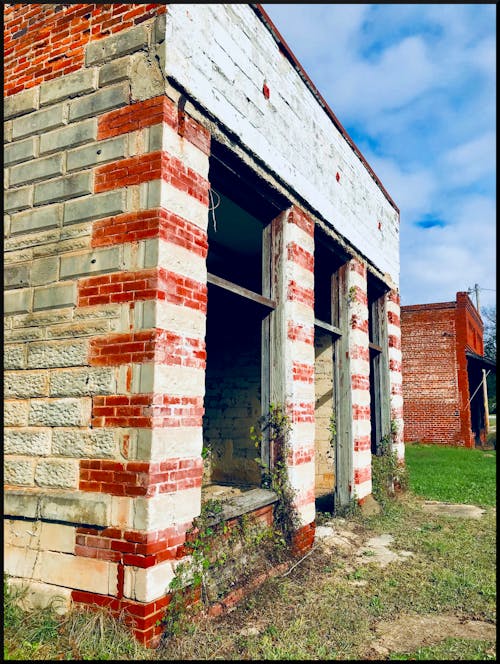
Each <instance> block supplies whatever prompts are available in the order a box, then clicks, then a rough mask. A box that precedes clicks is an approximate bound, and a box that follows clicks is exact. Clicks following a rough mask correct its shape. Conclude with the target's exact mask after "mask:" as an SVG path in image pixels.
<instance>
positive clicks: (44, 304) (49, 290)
mask: <svg viewBox="0 0 500 664" xmlns="http://www.w3.org/2000/svg"><path fill="white" fill-rule="evenodd" d="M76 299H77V291H76V282H70V283H58V284H52V285H50V286H39V287H38V288H35V289H34V295H33V309H34V310H35V311H39V310H40V309H54V308H59V307H68V306H71V305H72V304H76Z"/></svg>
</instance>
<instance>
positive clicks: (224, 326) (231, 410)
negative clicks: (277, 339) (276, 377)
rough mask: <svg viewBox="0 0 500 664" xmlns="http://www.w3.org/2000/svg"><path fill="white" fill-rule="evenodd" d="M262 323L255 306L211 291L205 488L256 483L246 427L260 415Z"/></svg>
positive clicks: (252, 449)
mask: <svg viewBox="0 0 500 664" xmlns="http://www.w3.org/2000/svg"><path fill="white" fill-rule="evenodd" d="M261 320H262V315H261V312H260V310H259V309H258V307H257V305H255V304H254V303H252V302H250V301H247V300H245V299H243V298H242V297H240V296H238V295H235V294H232V293H229V292H226V291H223V290H222V289H218V288H217V287H211V288H210V289H209V293H208V313H207V367H206V379H205V415H204V418H203V440H204V446H205V447H206V448H207V449H209V450H210V456H209V463H206V470H205V477H204V482H205V484H207V483H210V482H222V483H230V484H255V485H260V479H261V477H260V468H259V466H258V465H257V463H256V462H255V457H256V456H257V454H258V451H257V450H256V448H255V445H254V442H253V441H252V440H251V438H250V428H251V426H252V425H254V426H255V425H257V424H258V420H259V418H260V416H261Z"/></svg>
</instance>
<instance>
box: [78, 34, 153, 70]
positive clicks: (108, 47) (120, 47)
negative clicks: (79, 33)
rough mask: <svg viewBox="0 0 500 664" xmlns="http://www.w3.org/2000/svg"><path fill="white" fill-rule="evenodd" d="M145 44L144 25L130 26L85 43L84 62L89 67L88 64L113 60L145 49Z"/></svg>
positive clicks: (146, 38) (146, 41) (146, 39)
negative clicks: (127, 28) (108, 35)
mask: <svg viewBox="0 0 500 664" xmlns="http://www.w3.org/2000/svg"><path fill="white" fill-rule="evenodd" d="M147 46H148V31H147V30H146V27H145V26H143V25H139V26H137V27H136V28H130V29H129V30H124V31H123V32H118V33H117V34H116V35H111V36H110V37H106V38H104V39H99V40H98V41H93V42H90V43H89V44H87V47H86V49H85V64H86V66H87V67H89V66H90V65H95V64H99V63H101V62H106V61H108V60H114V59H116V58H119V57H121V56H122V55H127V54H128V53H133V52H135V51H139V50H141V49H145V48H146V47H147Z"/></svg>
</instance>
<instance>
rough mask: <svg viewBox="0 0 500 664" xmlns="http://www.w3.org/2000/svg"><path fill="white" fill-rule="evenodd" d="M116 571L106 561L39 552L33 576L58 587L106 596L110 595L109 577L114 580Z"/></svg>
mask: <svg viewBox="0 0 500 664" xmlns="http://www.w3.org/2000/svg"><path fill="white" fill-rule="evenodd" d="M116 570H117V564H116V563H110V562H108V561H106V560H97V559H95V558H84V557H82V556H74V555H68V554H66V553H57V552H55V551H41V552H40V554H39V557H38V559H37V562H36V566H35V572H34V575H33V576H34V577H35V578H36V579H43V580H44V581H46V582H49V583H53V584H56V585H59V586H69V587H71V588H77V589H79V590H86V591H88V592H94V593H100V594H102V595H108V594H112V592H111V589H110V576H111V577H113V575H114V577H115V578H116V574H117V572H116Z"/></svg>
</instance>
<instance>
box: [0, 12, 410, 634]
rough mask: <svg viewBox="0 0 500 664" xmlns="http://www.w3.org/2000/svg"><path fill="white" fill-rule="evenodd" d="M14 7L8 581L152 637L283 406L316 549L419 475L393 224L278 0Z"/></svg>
mask: <svg viewBox="0 0 500 664" xmlns="http://www.w3.org/2000/svg"><path fill="white" fill-rule="evenodd" d="M4 12H5V13H4V18H5V21H4V29H5V35H4V59H5V102H4V119H5V125H4V137H5V141H6V146H5V178H6V181H5V182H6V193H5V211H6V213H7V216H6V221H5V227H4V228H5V244H4V249H5V253H4V261H5V278H4V285H5V289H6V292H5V299H4V314H5V324H6V331H5V347H4V361H5V372H4V385H5V420H4V426H5V429H4V437H5V450H4V451H5V483H6V489H5V508H4V515H5V523H6V537H5V563H6V566H5V569H6V572H7V573H8V574H9V575H10V577H11V578H12V579H13V582H14V580H15V579H17V580H18V581H19V580H21V581H23V582H26V581H29V584H30V588H31V591H32V595H31V596H32V598H33V601H43V600H44V598H45V599H47V598H50V597H52V596H54V595H57V596H60V597H62V598H63V599H64V601H65V603H66V605H67V606H69V605H70V603H71V602H75V603H88V604H93V603H97V604H106V603H107V604H109V605H110V606H111V607H112V608H113V609H116V610H119V609H125V610H127V611H129V612H130V613H131V614H133V615H134V616H135V618H136V630H135V631H136V634H137V636H138V638H140V640H141V641H142V642H144V643H151V642H152V641H154V639H155V638H157V636H158V634H159V630H161V627H158V625H157V621H158V619H159V618H160V617H161V616H162V612H163V611H164V608H165V606H166V604H167V602H168V586H169V582H170V580H171V579H172V578H173V576H174V568H175V565H176V563H177V562H178V561H179V560H180V559H181V558H182V555H183V551H184V549H183V544H184V542H185V536H186V532H187V531H188V529H189V528H190V527H191V524H192V521H193V518H195V517H196V516H197V515H198V514H199V513H200V506H201V503H202V500H203V497H204V495H209V493H210V492H212V493H211V494H210V495H221V491H222V492H223V491H224V490H226V489H228V488H231V487H233V488H234V487H240V488H241V492H240V494H239V495H240V497H244V501H242V502H241V506H240V512H241V511H242V510H246V511H247V512H252V511H253V513H255V514H257V515H258V516H260V517H262V518H263V519H267V520H269V519H272V514H273V505H274V503H275V501H276V496H274V495H273V492H271V491H266V490H264V489H262V488H261V487H260V472H259V466H258V465H257V463H256V462H255V460H254V457H255V449H254V448H253V447H252V443H251V441H250V437H249V431H250V428H251V426H253V425H255V424H256V422H257V420H258V419H259V417H260V416H261V415H262V414H264V415H265V414H266V413H267V412H268V411H269V408H270V405H271V404H281V405H283V406H284V407H285V408H286V410H287V413H288V416H289V418H290V420H291V422H292V429H291V434H290V446H291V452H290V454H289V455H288V457H287V464H288V475H289V478H290V482H291V484H292V487H293V490H294V492H295V493H294V495H295V498H294V500H295V503H294V504H295V507H296V509H297V511H298V513H299V516H300V524H301V525H300V527H299V528H298V530H297V532H296V537H295V544H296V547H297V550H298V551H306V550H307V548H308V547H310V546H311V545H312V543H313V540H314V524H315V500H316V498H318V496H321V495H323V494H331V495H333V500H334V505H335V506H343V505H348V504H349V502H350V501H351V500H353V499H354V500H358V501H360V502H363V501H364V500H366V498H367V497H368V496H370V494H371V490H372V484H371V456H372V452H373V451H374V450H376V449H377V445H378V443H379V441H380V440H381V438H382V437H383V436H384V435H386V434H387V433H388V432H389V431H391V428H392V429H393V430H394V427H393V426H391V425H393V424H394V423H395V424H396V425H397V426H396V433H395V434H394V438H393V445H394V450H395V451H396V452H397V454H398V456H399V458H400V459H402V458H403V456H404V447H403V420H402V387H401V344H400V323H399V292H398V281H399V211H398V208H397V207H396V205H395V204H394V202H393V201H392V199H391V198H390V196H389V194H388V193H387V192H386V190H385V189H384V187H383V186H382V184H381V182H380V181H379V180H378V178H377V176H376V175H375V173H374V172H373V171H372V169H371V168H370V166H369V165H368V164H367V163H366V161H365V159H364V158H363V156H362V155H361V153H360V152H359V150H358V148H357V147H356V146H355V145H354V143H353V142H352V140H351V139H350V137H349V136H348V134H347V132H346V131H345V130H344V128H343V127H342V125H341V124H340V123H339V121H338V120H337V118H336V117H335V115H334V114H333V113H332V111H331V110H330V109H329V107H328V105H327V104H326V102H325V101H324V100H323V98H322V97H321V95H320V94H319V92H318V91H317V90H316V88H315V87H314V85H313V84H312V82H311V81H310V79H309V78H308V76H307V75H306V73H305V72H304V71H303V69H302V68H301V66H300V65H299V63H298V62H297V61H296V59H295V57H294V56H293V54H292V53H291V52H290V50H289V48H288V47H287V45H286V44H285V42H284V41H283V39H282V38H281V36H280V35H279V32H278V31H277V30H276V28H275V27H274V26H273V24H272V22H271V21H270V20H269V18H268V17H267V15H266V13H265V12H264V10H263V9H262V8H261V7H260V5H251V4H249V5H244V4H241V5H239V4H236V5H224V4H213V5H202V4H193V5H186V4H172V5H160V4H142V5H135V4H60V5H57V4H29V3H27V4H8V5H6V6H5V9H4ZM333 421H334V428H335V433H333V427H332V423H333ZM203 448H207V449H210V451H211V454H210V457H209V459H210V464H208V463H204V457H203V456H202V449H203ZM262 455H263V459H262V461H263V463H264V464H265V465H269V464H270V463H272V460H270V454H269V450H268V449H266V446H265V445H264V446H263V450H262ZM222 495H223V494H222ZM238 504H239V503H238V497H237V498H235V499H234V501H233V505H236V507H235V509H236V510H237V508H238ZM243 505H244V507H243Z"/></svg>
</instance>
